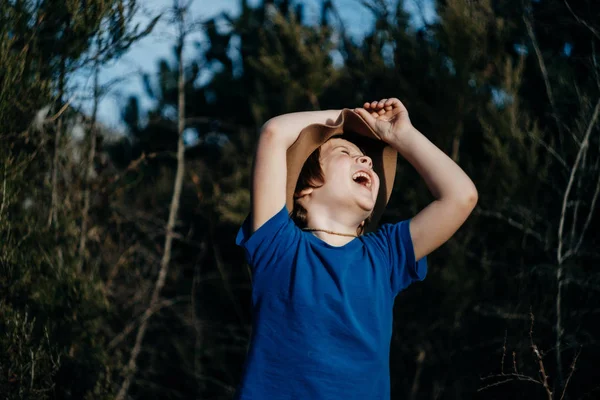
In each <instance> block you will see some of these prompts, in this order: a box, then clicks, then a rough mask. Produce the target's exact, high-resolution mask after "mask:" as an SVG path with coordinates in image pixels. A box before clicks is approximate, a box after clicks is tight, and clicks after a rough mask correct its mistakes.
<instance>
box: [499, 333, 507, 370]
mask: <svg viewBox="0 0 600 400" xmlns="http://www.w3.org/2000/svg"><path fill="white" fill-rule="evenodd" d="M507 334H508V331H507V330H504V344H503V345H502V360H501V361H500V373H501V374H502V375H504V358H505V357H506V336H507Z"/></svg>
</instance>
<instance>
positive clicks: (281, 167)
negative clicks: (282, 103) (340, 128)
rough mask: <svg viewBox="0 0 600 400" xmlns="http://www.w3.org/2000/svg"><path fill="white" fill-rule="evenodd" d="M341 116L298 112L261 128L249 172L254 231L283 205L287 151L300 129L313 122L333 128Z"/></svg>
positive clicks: (268, 122)
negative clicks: (251, 167)
mask: <svg viewBox="0 0 600 400" xmlns="http://www.w3.org/2000/svg"><path fill="white" fill-rule="evenodd" d="M340 114H341V110H325V111H306V112H297V113H291V114H284V115H280V116H277V117H274V118H272V119H270V120H269V121H267V122H266V123H265V124H264V125H263V127H262V129H261V133H260V138H259V140H258V147H257V149H256V155H255V157H254V166H253V169H252V189H251V190H252V191H251V196H252V221H251V222H252V231H253V232H254V231H256V230H257V229H258V228H260V227H261V226H262V225H263V224H264V223H265V222H267V221H268V220H269V219H270V218H271V217H273V216H274V215H275V214H277V212H279V211H280V210H281V208H282V207H283V206H284V205H285V194H286V193H285V190H286V189H285V188H286V179H287V165H286V152H287V150H288V148H290V146H291V145H292V144H294V142H295V141H296V139H298V136H299V135H300V132H301V131H302V129H304V128H305V127H306V126H308V125H311V124H316V123H320V124H328V125H333V124H334V123H335V122H336V120H337V119H338V117H339V116H340ZM290 211H291V210H290Z"/></svg>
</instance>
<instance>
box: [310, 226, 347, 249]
mask: <svg viewBox="0 0 600 400" xmlns="http://www.w3.org/2000/svg"><path fill="white" fill-rule="evenodd" d="M303 231H308V232H310V233H311V234H313V235H314V236H316V237H318V238H319V239H321V240H322V241H323V242H325V243H327V244H328V245H331V246H335V247H341V246H344V245H346V244H348V243H350V242H351V241H352V240H354V239H355V238H356V234H352V233H342V232H333V231H329V230H325V229H316V228H304V229H303Z"/></svg>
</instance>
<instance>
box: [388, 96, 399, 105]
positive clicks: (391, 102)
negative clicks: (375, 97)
mask: <svg viewBox="0 0 600 400" xmlns="http://www.w3.org/2000/svg"><path fill="white" fill-rule="evenodd" d="M394 103H400V100H398V99H397V98H395V97H392V98H389V99H387V101H386V102H385V105H386V106H391V105H392V104H394Z"/></svg>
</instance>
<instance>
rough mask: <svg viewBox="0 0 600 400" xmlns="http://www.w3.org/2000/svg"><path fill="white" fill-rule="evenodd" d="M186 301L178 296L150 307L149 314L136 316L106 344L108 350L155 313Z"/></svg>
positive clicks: (184, 297) (185, 298) (185, 297)
mask: <svg viewBox="0 0 600 400" xmlns="http://www.w3.org/2000/svg"><path fill="white" fill-rule="evenodd" d="M184 300H187V296H179V297H176V298H174V299H169V300H163V301H161V302H160V303H158V304H155V305H154V306H152V308H151V309H150V312H149V313H146V312H144V313H143V314H141V315H140V316H138V317H137V318H135V319H134V320H133V321H131V322H130V323H129V324H127V326H125V329H123V330H122V331H121V332H120V333H119V334H118V335H117V336H115V337H114V338H113V339H112V340H111V341H110V342H109V343H108V346H107V347H108V349H109V350H111V349H114V348H115V347H117V346H118V345H119V344H121V342H122V341H123V340H124V339H125V338H126V337H127V336H128V335H129V334H130V333H131V332H133V330H134V329H135V327H136V326H137V325H138V324H142V323H144V322H145V321H146V320H147V319H148V318H150V317H151V316H152V315H154V314H155V313H156V312H158V311H160V310H162V309H163V308H165V307H171V306H172V305H173V304H176V303H179V302H181V301H184Z"/></svg>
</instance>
